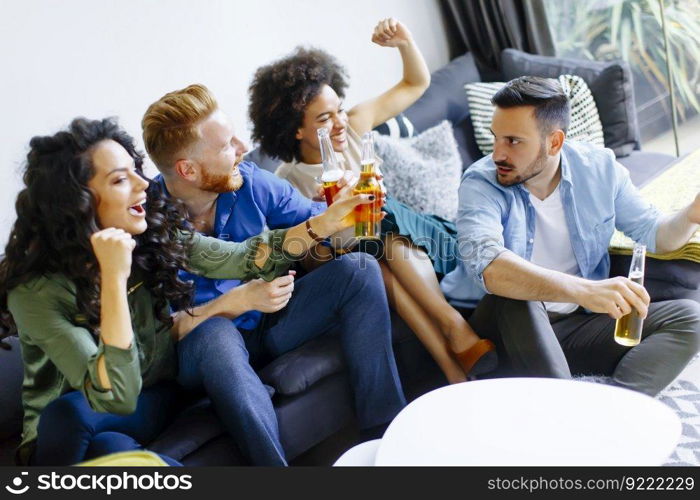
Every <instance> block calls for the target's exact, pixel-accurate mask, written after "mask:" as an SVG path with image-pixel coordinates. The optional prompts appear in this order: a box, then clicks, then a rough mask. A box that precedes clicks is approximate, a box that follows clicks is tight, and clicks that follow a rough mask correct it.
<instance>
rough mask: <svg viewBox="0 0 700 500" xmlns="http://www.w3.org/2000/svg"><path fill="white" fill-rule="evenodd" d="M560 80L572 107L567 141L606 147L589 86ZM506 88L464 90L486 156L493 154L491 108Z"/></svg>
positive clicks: (473, 85) (575, 79) (489, 86)
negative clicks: (494, 99)
mask: <svg viewBox="0 0 700 500" xmlns="http://www.w3.org/2000/svg"><path fill="white" fill-rule="evenodd" d="M558 80H559V84H560V85H561V86H562V88H563V89H564V93H565V94H566V95H567V96H569V101H570V103H571V122H570V123H569V131H568V132H567V134H566V137H567V139H569V140H572V141H581V142H590V143H591V144H596V145H598V146H601V147H605V143H604V142H603V125H602V124H601V123H600V116H598V108H597V107H596V104H595V101H594V100H593V94H591V90H590V89H589V88H588V85H586V82H584V81H583V78H581V77H578V76H574V75H562V76H560V77H559V78H558ZM504 85H505V83H501V82H488V83H487V82H479V83H468V84H466V85H465V86H464V88H465V90H466V91H467V99H468V100H469V112H470V115H471V118H472V124H473V125H474V136H475V138H476V143H477V145H478V146H479V149H480V150H481V152H482V153H483V154H484V155H489V154H491V153H493V135H492V134H491V117H492V116H493V110H494V106H493V104H491V98H492V97H493V96H494V95H495V94H496V92H498V91H499V90H500V89H501V87H503V86H504Z"/></svg>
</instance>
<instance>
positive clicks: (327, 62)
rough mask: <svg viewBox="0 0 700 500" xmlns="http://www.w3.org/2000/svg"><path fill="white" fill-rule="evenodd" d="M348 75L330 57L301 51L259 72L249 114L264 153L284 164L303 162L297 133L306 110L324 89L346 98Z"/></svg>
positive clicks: (296, 51) (253, 87) (322, 53)
mask: <svg viewBox="0 0 700 500" xmlns="http://www.w3.org/2000/svg"><path fill="white" fill-rule="evenodd" d="M346 79H347V73H346V71H345V68H343V67H342V66H341V65H340V64H339V63H338V61H337V60H336V59H335V58H334V57H333V56H331V55H330V54H328V53H326V52H324V51H322V50H320V49H314V48H304V47H297V48H296V49H295V50H294V52H292V53H291V54H290V55H288V56H287V57H284V58H283V59H280V60H279V61H275V62H273V63H272V64H268V65H267V66H263V67H261V68H259V69H258V70H257V71H256V72H255V76H254V77H253V82H252V83H251V84H250V87H249V88H248V92H249V94H250V103H249V109H248V113H249V114H250V120H251V121H252V122H253V134H252V137H253V140H255V141H257V142H259V143H260V149H261V150H262V152H263V153H265V154H268V155H270V156H276V157H278V158H279V159H281V160H282V161H286V162H291V161H292V160H295V159H296V160H297V161H300V160H301V158H300V157H299V141H298V140H297V139H296V138H295V135H296V131H297V129H298V128H299V127H301V126H302V124H303V121H304V109H306V106H307V105H308V104H309V103H310V102H311V101H312V100H314V98H315V97H316V96H317V95H319V93H320V92H321V88H322V87H323V86H324V85H328V86H329V87H331V88H332V89H333V90H334V91H335V93H336V94H338V96H340V98H341V99H342V98H344V97H345V89H346V88H347V86H348V84H347V81H346Z"/></svg>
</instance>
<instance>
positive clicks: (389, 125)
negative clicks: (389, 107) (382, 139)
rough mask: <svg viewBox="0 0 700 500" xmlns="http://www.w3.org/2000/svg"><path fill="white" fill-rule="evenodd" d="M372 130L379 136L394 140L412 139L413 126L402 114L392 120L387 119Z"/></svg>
mask: <svg viewBox="0 0 700 500" xmlns="http://www.w3.org/2000/svg"><path fill="white" fill-rule="evenodd" d="M374 130H376V131H377V132H379V133H380V134H381V135H388V136H389V137H392V138H394V139H398V138H399V137H413V124H412V123H411V120H409V119H408V118H406V116H405V115H404V114H403V113H399V114H398V115H397V116H395V117H393V118H389V119H388V120H387V121H385V122H384V123H382V124H381V125H377V126H376V127H375V128H374Z"/></svg>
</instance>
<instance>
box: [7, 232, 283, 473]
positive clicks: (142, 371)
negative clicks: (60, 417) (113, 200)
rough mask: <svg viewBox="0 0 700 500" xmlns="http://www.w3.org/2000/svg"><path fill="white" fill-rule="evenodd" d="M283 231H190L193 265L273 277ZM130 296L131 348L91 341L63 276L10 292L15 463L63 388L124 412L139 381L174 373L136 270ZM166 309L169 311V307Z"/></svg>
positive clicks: (165, 332)
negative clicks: (17, 377)
mask: <svg viewBox="0 0 700 500" xmlns="http://www.w3.org/2000/svg"><path fill="white" fill-rule="evenodd" d="M286 231H287V230H286V229H278V230H274V231H268V232H265V233H263V234H261V235H258V236H255V237H253V238H249V239H247V240H246V241H244V242H242V243H233V242H225V241H221V240H219V239H217V238H209V237H206V236H202V235H200V234H198V233H195V235H194V237H193V240H192V247H191V249H190V252H189V266H190V269H191V270H192V271H193V272H195V273H197V274H201V275H203V276H206V277H207V278H215V279H239V280H249V279H254V278H263V279H265V280H267V281H271V280H272V279H274V278H275V277H276V276H278V275H279V274H281V273H282V272H284V271H286V270H287V269H288V268H289V265H290V262H291V261H293V260H294V259H293V258H292V257H291V256H290V255H288V254H286V253H285V252H284V251H283V250H282V242H283V241H284V236H285V234H286ZM261 242H265V243H266V244H267V245H268V246H269V247H270V248H271V249H272V255H271V256H270V257H269V259H268V260H267V262H266V263H265V265H264V266H263V268H262V269H260V268H258V267H257V266H256V265H255V254H256V252H257V248H258V245H259V244H260V243H261ZM127 294H128V303H129V311H130V314H131V324H132V327H133V330H134V342H132V344H131V347H130V348H128V349H120V348H117V347H114V346H109V345H104V344H103V343H102V339H99V340H98V339H96V337H95V335H94V334H93V333H91V332H90V330H88V328H87V321H86V318H85V317H84V316H83V315H81V314H79V313H78V307H77V304H76V300H75V295H76V290H75V284H74V283H73V282H72V281H70V280H69V279H68V278H66V277H65V276H63V275H61V274H53V275H50V276H41V277H39V278H36V279H33V280H31V281H29V282H27V283H24V284H22V285H20V286H17V287H16V288H14V289H13V290H11V291H10V293H9V294H8V299H7V301H8V307H9V310H10V312H11V313H12V317H13V318H14V320H15V323H16V324H17V330H18V334H19V340H20V345H21V348H22V358H23V361H24V384H23V387H22V404H23V407H24V425H23V427H24V428H23V432H22V443H21V445H20V447H19V449H18V452H17V460H18V461H19V462H20V463H23V464H26V463H27V462H28V460H29V457H30V456H31V453H32V451H33V449H34V443H35V440H36V437H37V424H38V421H39V415H40V414H41V412H42V410H43V409H44V408H45V407H46V405H48V404H49V403H50V402H51V401H53V400H54V399H56V398H58V397H59V396H61V395H62V394H65V393H66V392H69V391H71V390H73V389H75V390H78V391H81V392H82V393H83V394H84V395H85V398H86V399H87V401H88V402H89V403H90V406H91V407H92V408H93V409H94V410H95V411H98V412H105V413H116V414H121V415H125V414H129V413H132V412H133V411H134V409H135V408H136V402H137V399H138V396H139V393H140V392H141V387H142V386H144V387H148V386H150V385H153V384H155V383H156V382H159V381H161V380H167V379H172V378H174V377H175V375H176V371H177V363H176V356H175V345H174V340H173V339H172V337H171V335H170V331H169V328H168V326H167V325H165V324H164V323H162V322H160V321H159V320H158V319H157V318H156V317H155V316H154V314H153V301H154V297H153V296H152V295H151V294H150V293H149V291H148V290H147V289H146V288H145V287H143V286H141V281H140V280H139V277H138V276H131V277H130V278H129V283H128V292H127ZM166 308H168V311H169V306H166ZM100 355H104V359H105V367H106V369H107V373H108V375H109V380H110V383H111V386H112V388H111V389H110V390H105V389H104V388H103V387H102V386H101V384H100V382H99V378H98V376H97V359H98V357H99V356H100Z"/></svg>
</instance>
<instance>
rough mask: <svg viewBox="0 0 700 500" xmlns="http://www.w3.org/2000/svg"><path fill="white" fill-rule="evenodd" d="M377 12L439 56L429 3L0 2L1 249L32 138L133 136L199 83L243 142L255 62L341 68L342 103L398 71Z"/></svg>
mask: <svg viewBox="0 0 700 500" xmlns="http://www.w3.org/2000/svg"><path fill="white" fill-rule="evenodd" d="M388 16H394V17H396V18H398V19H400V20H401V21H402V22H404V23H405V24H406V25H407V26H408V27H409V29H410V30H411V31H412V33H413V36H414V38H415V39H416V40H417V42H418V44H419V46H420V47H421V49H422V50H423V53H424V55H425V57H426V60H427V61H428V64H429V66H430V69H431V70H434V69H437V68H438V67H440V66H442V65H443V64H445V63H446V62H447V61H448V49H447V39H446V35H445V32H444V28H443V24H442V18H441V16H440V11H439V8H438V0H375V1H372V0H61V1H59V0H0V47H2V51H1V52H0V96H1V98H2V105H1V107H0V109H2V120H0V138H2V147H1V148H0V193H2V196H1V197H0V245H2V246H1V247H0V253H2V248H4V245H5V243H6V241H7V235H8V233H9V230H10V227H11V224H12V223H13V222H14V219H15V213H14V201H15V197H16V193H17V191H18V189H19V186H20V176H19V170H20V168H21V165H22V161H23V158H24V156H25V155H26V151H27V144H28V142H29V139H30V138H31V137H32V136H34V135H38V134H51V133H54V132H56V131H58V129H60V128H61V127H64V126H65V125H66V124H67V123H68V122H69V121H70V120H71V119H72V118H73V117H75V116H79V115H82V116H87V117H90V118H102V117H104V116H118V117H119V118H120V120H121V123H122V125H123V126H124V127H125V128H126V130H127V131H128V132H129V133H131V134H132V135H134V136H137V137H138V138H139V144H141V141H140V135H141V130H140V120H141V116H142V114H143V112H144V111H145V109H146V107H147V106H148V105H149V104H150V103H151V102H153V101H154V100H156V99H157V98H158V97H160V96H161V95H163V94H164V93H166V92H168V91H171V90H174V89H178V88H182V87H185V86H186V85H188V84H190V83H195V82H201V83H204V84H206V85H207V86H209V88H211V89H212V91H213V92H214V94H215V95H216V96H217V98H218V100H219V103H220V105H221V107H222V108H223V109H224V111H226V112H227V113H229V115H230V116H231V117H232V119H233V120H234V123H235V124H236V125H237V128H238V131H239V133H240V135H241V136H242V137H244V138H246V139H247V138H248V137H249V133H248V121H247V87H248V84H249V82H250V79H251V77H252V74H253V72H254V70H255V69H256V68H257V67H258V66H260V65H262V64H264V63H267V62H269V61H271V60H273V59H276V58H278V57H280V56H282V55H284V54H286V53H288V52H289V51H290V50H291V49H292V48H293V47H295V46H296V45H299V44H310V45H314V46H317V47H320V48H324V49H326V50H328V51H329V52H331V53H332V54H334V55H335V56H336V57H338V59H339V60H340V61H341V62H342V63H343V64H345V65H346V67H347V69H348V71H349V73H350V77H351V86H350V90H349V92H348V96H347V97H348V99H347V103H348V104H349V105H352V104H353V103H355V102H357V101H358V100H361V99H364V98H367V97H370V96H372V95H374V94H377V93H379V92H381V91H383V90H384V89H386V88H388V87H389V86H390V85H392V84H393V83H395V81H396V80H397V79H398V78H399V77H400V75H401V64H400V58H399V55H398V52H397V51H396V50H394V49H387V48H381V47H378V46H376V45H373V44H372V43H370V41H369V40H370V35H371V32H372V29H373V27H374V25H375V24H376V22H377V21H378V20H379V19H381V18H383V17H388ZM141 147H142V146H141ZM150 171H151V172H152V170H150Z"/></svg>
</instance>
